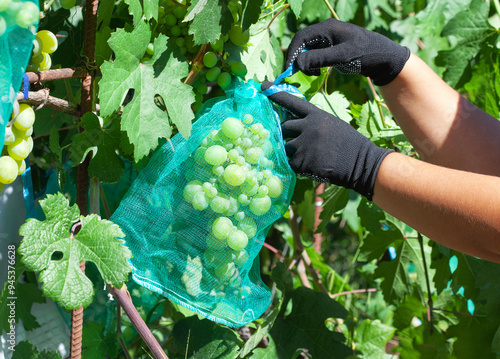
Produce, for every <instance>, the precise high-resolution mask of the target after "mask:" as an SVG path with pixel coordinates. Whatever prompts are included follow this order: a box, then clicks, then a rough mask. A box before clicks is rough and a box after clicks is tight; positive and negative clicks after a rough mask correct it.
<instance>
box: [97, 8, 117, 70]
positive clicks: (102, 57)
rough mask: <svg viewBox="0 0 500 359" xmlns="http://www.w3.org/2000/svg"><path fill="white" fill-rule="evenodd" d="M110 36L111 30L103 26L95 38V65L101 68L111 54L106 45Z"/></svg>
mask: <svg viewBox="0 0 500 359" xmlns="http://www.w3.org/2000/svg"><path fill="white" fill-rule="evenodd" d="M99 8H100V7H99ZM110 36H111V28H110V27H109V26H103V27H102V28H101V29H100V30H99V31H98V32H97V33H96V36H95V64H96V66H101V65H102V64H103V63H104V61H109V60H110V59H111V55H112V54H113V52H112V51H111V48H110V47H109V45H108V40H109V38H110Z"/></svg>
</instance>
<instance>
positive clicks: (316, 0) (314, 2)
mask: <svg viewBox="0 0 500 359" xmlns="http://www.w3.org/2000/svg"><path fill="white" fill-rule="evenodd" d="M330 15H331V13H330V10H329V9H328V7H327V6H326V5H325V0H306V1H304V2H303V4H302V14H301V18H304V19H306V20H307V21H308V22H310V23H314V22H321V21H323V20H326V19H328V18H329V17H330ZM341 20H342V19H341Z"/></svg>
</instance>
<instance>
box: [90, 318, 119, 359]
mask: <svg viewBox="0 0 500 359" xmlns="http://www.w3.org/2000/svg"><path fill="white" fill-rule="evenodd" d="M82 338H83V339H82V347H83V348H84V349H83V350H82V358H83V359H94V358H116V356H117V354H118V338H117V333H116V332H113V331H109V332H108V333H107V334H104V327H103V326H102V325H100V324H99V323H95V322H90V323H87V324H86V325H84V327H83V336H82Z"/></svg>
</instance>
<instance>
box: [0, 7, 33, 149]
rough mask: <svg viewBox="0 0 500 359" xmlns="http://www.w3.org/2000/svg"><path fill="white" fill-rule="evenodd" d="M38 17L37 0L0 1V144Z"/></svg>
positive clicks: (2, 140) (31, 45)
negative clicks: (0, 56) (33, 0)
mask: <svg viewBox="0 0 500 359" xmlns="http://www.w3.org/2000/svg"><path fill="white" fill-rule="evenodd" d="M39 16H40V13H39V9H38V1H37V2H32V1H9V0H3V1H0V54H1V55H2V59H1V60H0V141H1V142H0V143H1V144H2V145H3V142H4V136H5V127H6V126H7V123H8V122H9V120H10V116H11V113H12V104H13V102H14V100H15V98H16V95H17V92H18V91H19V88H20V86H21V82H22V79H23V74H24V72H25V70H26V65H27V64H28V60H29V57H30V55H31V48H32V47H33V40H34V38H35V33H36V26H37V24H38V18H39ZM0 147H1V146H0Z"/></svg>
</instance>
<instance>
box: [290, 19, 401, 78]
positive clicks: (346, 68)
mask: <svg viewBox="0 0 500 359" xmlns="http://www.w3.org/2000/svg"><path fill="white" fill-rule="evenodd" d="M305 48H309V50H308V51H306V52H303V53H301V51H302V50H303V49H305ZM409 57H410V50H409V49H408V48H406V47H404V46H401V45H398V44H396V43H395V42H394V41H392V40H390V39H388V38H387V37H385V36H383V35H380V34H378V33H376V32H373V31H369V30H366V29H363V28H362V27H359V26H357V25H353V24H349V23H347V22H342V21H338V20H335V19H329V20H325V21H323V22H321V23H319V24H315V25H311V26H308V27H306V28H305V29H302V30H300V31H298V32H297V33H296V34H295V36H294V38H293V39H292V42H291V43H290V46H289V47H288V52H287V61H286V68H288V66H290V64H291V63H292V62H293V61H294V60H296V64H297V66H298V68H299V70H301V71H302V72H303V73H305V74H306V75H319V74H320V71H319V69H320V68H321V67H328V66H333V67H334V68H335V69H337V71H339V72H341V73H344V74H362V75H364V76H368V77H370V78H371V79H372V80H373V82H374V83H375V85H377V86H383V85H387V84H388V83H389V82H391V81H392V80H394V79H395V78H396V76H397V75H398V74H399V73H400V72H401V70H402V69H403V66H404V65H405V63H406V61H407V60H408V58H409Z"/></svg>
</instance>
